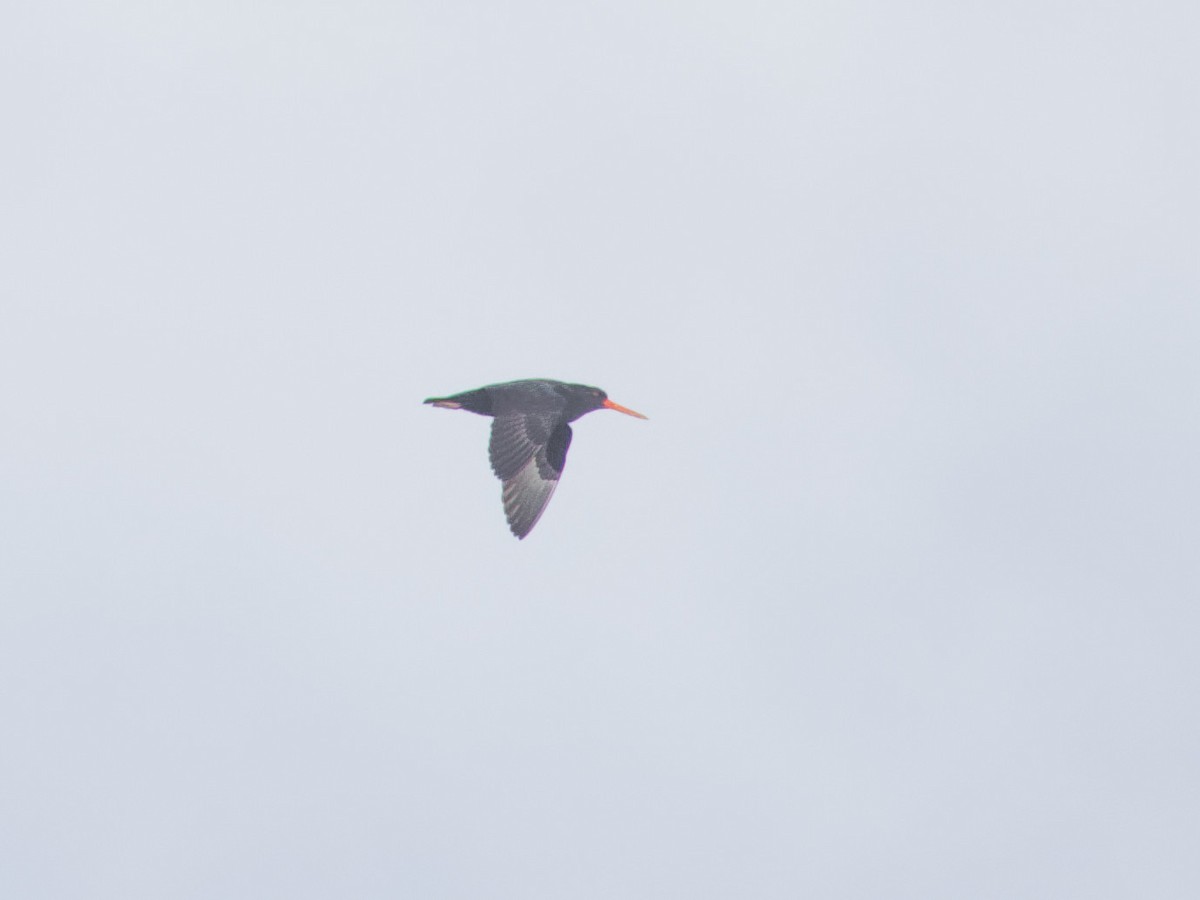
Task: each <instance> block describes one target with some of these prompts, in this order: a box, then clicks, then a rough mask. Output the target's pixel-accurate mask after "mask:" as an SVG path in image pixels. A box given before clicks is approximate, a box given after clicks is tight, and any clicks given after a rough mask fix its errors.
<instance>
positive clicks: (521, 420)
mask: <svg viewBox="0 0 1200 900" xmlns="http://www.w3.org/2000/svg"><path fill="white" fill-rule="evenodd" d="M425 402H426V403H432V404H433V405H434V406H441V407H443V408H445V409H465V410H467V411H468V412H473V413H478V414H479V415H481V416H492V417H493V420H492V437H491V441H490V442H489V443H488V456H489V457H490V459H491V461H492V471H493V472H495V473H496V477H497V478H499V479H500V481H501V482H503V484H504V488H503V490H502V491H501V493H500V496H501V498H502V499H503V501H504V514H505V516H506V517H507V518H508V527H509V529H510V530H511V531H512V533H513V534H515V535H516V536H517V537H518V538H524V537H525V536H526V535H527V534H529V532H530V531H532V530H533V526H534V525H536V524H537V520H538V519H540V518H541V516H542V513H543V512H544V511H545V509H546V504H547V503H549V502H550V497H551V496H553V494H554V489H555V488H556V487H558V479H559V476H560V475H562V470H563V465H564V464H565V463H566V461H567V448H568V447H570V446H571V426H570V425H569V424H568V423H569V422H574V421H575V420H576V419H578V418H579V417H580V416H583V415H586V414H587V413H590V412H592V411H593V410H597V409H615V410H616V411H617V412H622V413H625V414H626V415H628V416H636V417H637V418H639V419H644V418H646V417H645V416H643V415H642V414H641V413H639V412H634V411H633V410H632V409H626V408H625V407H624V406H621V405H620V404H618V403H613V402H612V401H611V400H609V399H608V395H607V394H606V393H604V391H602V390H600V389H599V388H594V387H589V386H588V385H586V384H567V383H565V382H562V381H551V380H550V379H548V378H530V379H527V380H524V381H509V382H505V383H504V384H489V385H488V386H487V387H481V388H478V389H477V390H474V391H463V393H461V394H452V395H451V396H449V397H430V398H429V399H428V400H426V401H425Z"/></svg>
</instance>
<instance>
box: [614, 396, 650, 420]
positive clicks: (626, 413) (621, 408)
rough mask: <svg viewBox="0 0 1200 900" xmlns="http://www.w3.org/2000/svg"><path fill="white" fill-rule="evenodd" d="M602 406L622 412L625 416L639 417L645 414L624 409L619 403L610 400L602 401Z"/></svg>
mask: <svg viewBox="0 0 1200 900" xmlns="http://www.w3.org/2000/svg"><path fill="white" fill-rule="evenodd" d="M604 408H605V409H615V410H616V411H617V412H623V413H625V415H627V416H635V417H637V418H639V419H644V418H646V416H643V415H642V414H641V413H640V412H634V411H633V410H632V409H626V408H625V407H624V406H622V405H621V404H620V403H613V402H612V401H611V400H605V401H604Z"/></svg>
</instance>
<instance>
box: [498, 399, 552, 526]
mask: <svg viewBox="0 0 1200 900" xmlns="http://www.w3.org/2000/svg"><path fill="white" fill-rule="evenodd" d="M570 443H571V427H570V426H569V425H567V423H566V422H562V421H560V420H559V417H558V416H556V415H550V414H544V413H511V414H508V415H501V416H497V417H496V418H495V419H494V420H493V422H492V436H491V441H490V443H489V444H488V456H489V457H490V459H491V463H492V471H493V472H495V473H496V477H497V478H499V479H500V481H501V482H503V484H504V487H503V489H502V490H501V493H500V496H501V499H502V500H503V501H504V514H505V517H506V518H507V519H508V527H509V529H510V530H511V531H512V533H513V534H515V535H516V536H517V537H518V538H524V537H525V536H526V535H527V534H529V532H530V531H532V530H533V526H534V525H536V524H537V521H538V519H540V518H541V516H542V513H543V512H545V510H546V504H548V503H549V502H550V498H551V497H552V496H553V495H554V489H555V488H556V487H558V477H559V475H560V474H562V467H563V465H564V463H565V462H566V456H567V447H568V446H570Z"/></svg>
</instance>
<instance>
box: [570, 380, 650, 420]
mask: <svg viewBox="0 0 1200 900" xmlns="http://www.w3.org/2000/svg"><path fill="white" fill-rule="evenodd" d="M567 387H568V388H569V389H570V396H569V398H568V399H569V400H570V401H571V403H572V405H573V406H575V408H576V409H578V410H579V415H583V414H584V413H590V412H592V411H593V410H597V409H615V410H616V411H617V412H621V413H625V415H627V416H634V417H635V418H638V419H644V418H646V416H643V415H642V414H641V413H640V412H634V411H633V410H632V409H628V408H626V407H624V406H622V405H621V404H619V403H613V402H612V401H611V400H609V399H608V394H606V393H604V391H602V390H600V388H596V387H591V386H590V385H586V384H572V385H567Z"/></svg>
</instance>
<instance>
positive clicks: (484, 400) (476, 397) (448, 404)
mask: <svg viewBox="0 0 1200 900" xmlns="http://www.w3.org/2000/svg"><path fill="white" fill-rule="evenodd" d="M425 402H426V403H429V404H431V405H432V406H440V407H441V408H442V409H465V410H467V411H468V412H473V413H478V414H479V415H481V416H490V415H493V412H492V397H491V395H490V394H489V393H488V392H487V391H486V390H485V389H483V388H480V389H479V390H477V391H464V392H463V393H461V394H451V395H450V396H449V397H430V398H429V399H428V400H426V401H425Z"/></svg>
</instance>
